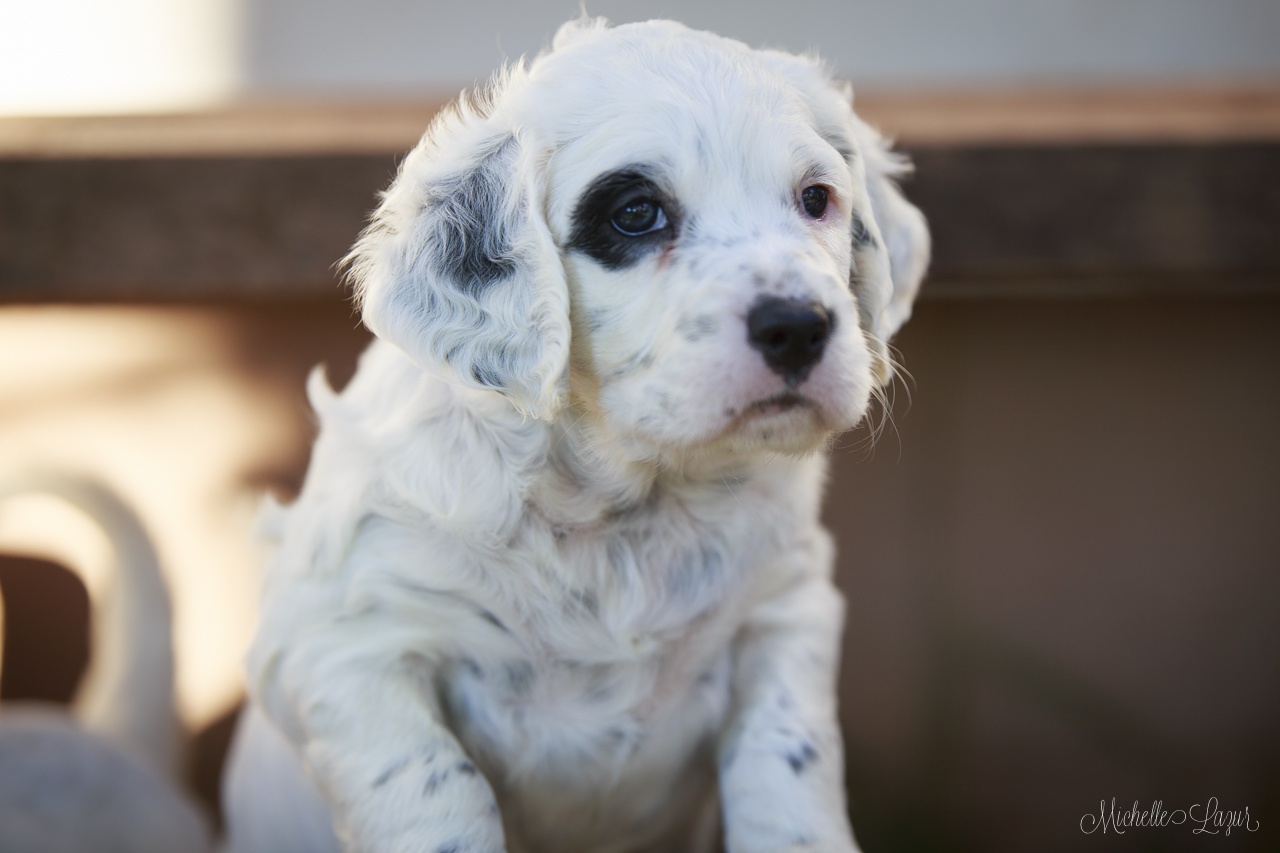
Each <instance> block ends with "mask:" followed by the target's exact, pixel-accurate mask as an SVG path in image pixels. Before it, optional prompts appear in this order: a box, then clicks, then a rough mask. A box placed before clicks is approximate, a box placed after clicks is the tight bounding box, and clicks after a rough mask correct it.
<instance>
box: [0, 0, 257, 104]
mask: <svg viewBox="0 0 1280 853" xmlns="http://www.w3.org/2000/svg"><path fill="white" fill-rule="evenodd" d="M240 8H241V7H240V0H35V1H34V2H33V0H0V115H6V114H7V115H51V114H74V113H112V112H148V111H154V110H172V109H191V108H198V107H203V106H208V105H209V104H212V103H216V102H218V101H221V100H224V99H226V98H227V97H229V96H230V95H231V94H232V92H233V90H234V88H235V86H236V84H237V81H238V76H239V70H238V68H239V60H240V46H239V41H240Z"/></svg>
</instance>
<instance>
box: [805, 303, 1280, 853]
mask: <svg viewBox="0 0 1280 853" xmlns="http://www.w3.org/2000/svg"><path fill="white" fill-rule="evenodd" d="M1277 328H1280V301H1277V300H1274V299H1269V300H1268V299H1258V300H1244V299H1242V300H1216V301H1215V300H1210V299H1201V300H1197V299H1166V300H1112V301H1099V302H1086V301H1077V302H1064V301H1042V302H1021V303H1019V302H1013V301H1004V302H927V303H924V304H922V305H921V306H919V310H918V312H917V315H916V317H915V319H913V320H912V322H911V323H910V324H908V326H907V327H906V328H905V329H904V331H903V333H902V336H901V338H900V340H899V341H898V345H899V347H900V349H901V351H902V354H903V358H904V360H905V363H906V365H907V367H908V368H909V369H910V370H911V372H912V373H913V374H914V378H915V382H914V383H901V384H900V385H899V388H898V396H899V400H898V403H899V405H898V406H896V407H895V417H894V422H893V423H892V424H891V425H889V426H888V427H887V428H886V429H885V431H884V434H883V435H882V436H881V438H880V440H879V442H878V443H877V444H876V445H875V447H874V448H873V449H868V448H867V446H866V437H867V433H866V431H865V430H859V431H858V432H857V433H855V434H852V435H851V436H849V437H848V438H846V439H845V440H844V441H843V442H842V443H841V445H842V446H841V449H840V450H838V451H837V452H836V454H835V455H834V465H833V469H834V474H833V481H832V485H831V489H830V494H829V497H828V501H827V510H826V518H827V523H828V524H829V525H830V526H831V528H832V529H833V531H834V532H835V533H836V535H837V538H838V542H839V549H840V564H839V565H840V569H839V571H840V578H841V583H842V586H843V588H844V590H845V592H846V595H847V598H848V603H849V614H848V628H847V630H846V644H845V664H844V672H843V696H842V713H843V718H844V727H845V731H846V736H847V741H848V747H849V774H850V779H851V791H852V801H853V811H854V814H855V827H856V828H857V829H858V832H859V835H860V838H861V839H862V840H863V842H864V845H865V847H866V848H867V849H868V850H871V851H876V850H879V851H895V850H903V851H905V850H962V849H971V850H1009V851H1020V850H1033V849H1034V850H1041V851H1045V850H1064V851H1065V850H1085V849H1098V850H1113V849H1114V850H1155V849H1160V850H1184V849H1185V850H1198V849H1212V850H1274V849H1276V845H1277V843H1278V842H1280V834H1278V833H1277V830H1278V829H1280V630H1277V628H1276V622H1275V619H1274V613H1275V612H1276V610H1277V607H1280V574H1277V572H1276V567H1277V566H1280V528H1278V527H1277V525H1276V524H1275V519H1276V518H1277V517H1280V450H1277V447H1276V445H1275V441H1274V437H1275V436H1276V435H1278V434H1280V336H1277V335H1276V329H1277ZM904 386H907V387H909V388H910V391H911V396H912V398H913V400H912V403H911V405H910V406H909V407H908V406H907V405H904V404H905V402H906V401H905V400H904V399H902V398H903V397H904V396H905V395H904V394H903V390H904ZM1211 797H1216V798H1217V803H1218V808H1219V809H1220V810H1229V809H1238V810H1243V809H1245V808H1246V807H1247V808H1248V809H1249V814H1250V818H1251V820H1252V821H1253V822H1254V826H1255V827H1257V828H1258V831H1255V832H1246V831H1243V830H1241V829H1238V828H1237V829H1235V830H1233V831H1232V832H1231V834H1230V836H1229V837H1228V836H1226V834H1225V831H1224V830H1221V829H1220V831H1219V833H1218V834H1217V835H1216V836H1215V835H1207V834H1200V835H1194V834H1193V833H1192V829H1193V828H1194V826H1193V825H1187V824H1184V825H1182V826H1168V827H1165V828H1159V829H1151V828H1131V829H1128V830H1127V831H1126V832H1125V833H1124V834H1117V833H1115V832H1114V831H1108V832H1106V833H1103V832H1102V831H1101V829H1100V828H1099V829H1096V830H1095V832H1094V833H1093V834H1090V835H1085V834H1084V833H1082V831H1081V828H1080V827H1081V822H1082V820H1084V823H1085V828H1088V827H1090V826H1092V825H1093V823H1092V820H1093V818H1088V819H1086V818H1085V816H1086V815H1093V816H1097V815H1099V804H1100V802H1101V801H1103V800H1105V801H1106V803H1107V807H1108V809H1109V808H1110V803H1111V801H1112V798H1115V803H1116V809H1117V811H1124V810H1128V809H1129V808H1130V807H1131V806H1132V804H1133V803H1134V801H1135V800H1136V801H1139V802H1140V803H1141V809H1143V810H1146V809H1148V808H1149V807H1150V806H1151V804H1152V802H1153V801H1157V800H1159V801H1161V802H1162V803H1163V807H1164V808H1165V809H1166V810H1168V811H1170V812H1173V811H1175V810H1176V809H1188V808H1190V807H1191V806H1193V805H1196V804H1200V805H1201V809H1199V810H1197V811H1196V812H1195V814H1196V815H1203V813H1204V811H1203V810H1204V808H1205V807H1206V806H1208V805H1209V804H1210V798H1211ZM1174 819H1175V820H1176V819H1177V818H1176V817H1175V818H1174ZM1259 822H1260V826H1259ZM1213 828H1214V827H1213V825H1212V824H1210V825H1209V826H1208V829H1210V830H1212V829H1213Z"/></svg>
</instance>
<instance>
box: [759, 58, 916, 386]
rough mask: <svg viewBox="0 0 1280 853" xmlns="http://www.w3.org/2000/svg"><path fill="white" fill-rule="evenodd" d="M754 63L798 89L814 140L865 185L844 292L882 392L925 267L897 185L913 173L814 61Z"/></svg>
mask: <svg viewBox="0 0 1280 853" xmlns="http://www.w3.org/2000/svg"><path fill="white" fill-rule="evenodd" d="M757 55H758V56H759V57H760V58H761V59H762V60H763V61H764V62H765V63H766V64H767V65H768V66H769V67H770V68H772V69H774V70H775V71H778V72H779V73H781V74H782V75H783V76H785V77H786V78H787V79H788V80H790V81H791V83H792V84H794V85H795V86H796V88H797V89H798V90H799V91H800V93H801V94H802V95H803V96H804V98H805V101H806V103H807V104H808V106H809V109H810V111H811V113H812V116H813V120H814V123H815V126H816V129H817V131H818V132H819V134H821V135H822V137H823V138H824V139H826V140H827V141H828V142H830V143H831V145H832V146H833V147H835V149H836V150H837V151H839V152H840V154H841V156H843V157H844V158H845V161H846V162H847V163H848V164H849V168H850V170H852V172H853V176H854V179H855V182H857V183H863V182H865V186H866V191H867V199H866V203H867V206H869V207H870V214H871V215H870V216H869V217H868V216H866V215H865V210H866V208H865V207H864V208H863V215H858V212H857V211H855V215H854V219H853V223H852V226H853V229H852V234H851V235H850V237H851V240H852V243H853V254H852V264H851V267H850V270H849V287H850V289H851V290H852V291H853V294H854V297H855V298H856V299H857V302H858V317H859V322H860V323H861V325H862V331H863V333H864V334H865V337H866V339H867V346H868V347H869V348H870V349H871V353H872V355H873V356H874V357H875V363H874V365H873V370H874V372H875V375H876V379H877V380H878V381H879V382H880V383H881V384H886V383H888V381H889V379H890V378H891V377H892V375H893V368H892V366H891V362H890V360H889V347H888V343H889V340H890V339H891V338H892V337H893V336H894V334H896V333H897V331H898V329H899V328H901V327H902V324H903V323H905V322H906V321H907V319H908V318H909V317H910V316H911V303H912V301H913V300H914V299H915V297H916V293H917V292H918V291H919V289H920V282H921V281H922V280H923V279H924V274H925V270H926V269H927V268H928V266H929V228H928V226H927V225H926V224H925V220H924V215H923V214H921V213H920V210H919V209H918V208H917V207H916V206H915V205H913V204H911V202H909V201H907V200H906V198H905V197H904V196H903V195H902V191H901V190H899V189H898V184H897V179H898V178H900V177H902V176H903V175H906V174H908V173H909V172H910V171H911V164H910V163H909V162H908V161H907V159H906V158H905V157H903V156H902V155H900V154H895V153H893V151H892V150H891V148H890V145H889V143H888V142H887V141H886V140H885V139H884V137H883V136H881V135H880V133H879V132H877V131H876V130H875V129H874V128H872V127H871V126H870V125H868V124H867V123H866V122H864V121H862V119H860V118H858V116H857V115H855V114H854V112H853V87H852V86H850V85H849V84H847V83H839V82H836V81H835V80H834V79H833V78H832V76H831V74H830V72H829V71H828V70H827V69H826V68H824V67H823V65H822V63H821V62H819V61H818V60H817V59H816V58H814V57H810V56H796V55H794V54H789V53H782V52H780V51H771V50H762V51H757Z"/></svg>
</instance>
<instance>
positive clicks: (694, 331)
mask: <svg viewBox="0 0 1280 853" xmlns="http://www.w3.org/2000/svg"><path fill="white" fill-rule="evenodd" d="M716 326H717V323H716V318H715V317H713V316H712V315H710V314H699V315H698V316H696V317H689V316H684V317H681V318H680V321H679V322H678V323H676V331H678V332H680V334H681V335H682V336H683V337H684V339H685V340H686V341H688V342H689V343H691V344H696V343H697V342H698V341H700V340H702V339H703V338H705V337H707V336H708V335H712V334H714V333H715V331H716Z"/></svg>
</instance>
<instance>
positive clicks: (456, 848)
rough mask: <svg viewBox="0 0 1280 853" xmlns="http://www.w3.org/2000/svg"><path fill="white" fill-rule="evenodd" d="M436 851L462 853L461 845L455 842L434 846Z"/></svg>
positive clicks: (438, 852) (437, 852)
mask: <svg viewBox="0 0 1280 853" xmlns="http://www.w3.org/2000/svg"><path fill="white" fill-rule="evenodd" d="M436 853H462V845H461V844H457V843H452V844H445V845H442V846H441V847H438V848H436Z"/></svg>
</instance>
